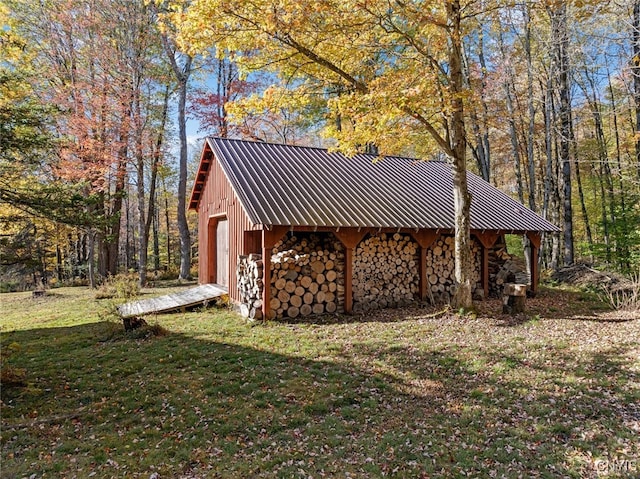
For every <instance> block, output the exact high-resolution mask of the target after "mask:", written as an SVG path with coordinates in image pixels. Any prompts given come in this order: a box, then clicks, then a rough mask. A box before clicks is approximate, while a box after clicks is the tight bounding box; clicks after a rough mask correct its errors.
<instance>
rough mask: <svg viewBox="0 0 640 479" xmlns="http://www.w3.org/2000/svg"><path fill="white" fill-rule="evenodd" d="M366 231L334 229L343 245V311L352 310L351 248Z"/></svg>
mask: <svg viewBox="0 0 640 479" xmlns="http://www.w3.org/2000/svg"><path fill="white" fill-rule="evenodd" d="M367 233H368V231H366V230H365V231H362V230H361V231H358V229H357V228H346V229H341V230H340V231H336V232H335V235H336V237H337V238H338V239H339V240H340V241H341V242H342V244H343V245H344V312H345V313H347V314H351V313H352V312H353V249H354V248H355V247H356V246H358V243H360V241H362V238H364V237H365V235H366V234H367Z"/></svg>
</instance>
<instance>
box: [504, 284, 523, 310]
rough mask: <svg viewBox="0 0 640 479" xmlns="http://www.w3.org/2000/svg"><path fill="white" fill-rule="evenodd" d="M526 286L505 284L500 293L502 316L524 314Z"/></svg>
mask: <svg viewBox="0 0 640 479" xmlns="http://www.w3.org/2000/svg"><path fill="white" fill-rule="evenodd" d="M526 297H527V285H526V284H516V283H507V284H505V285H504V289H503V291H502V312H503V313H504V314H518V313H524V305H525V299H526Z"/></svg>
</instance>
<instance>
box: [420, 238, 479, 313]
mask: <svg viewBox="0 0 640 479" xmlns="http://www.w3.org/2000/svg"><path fill="white" fill-rule="evenodd" d="M454 254H455V244H454V240H453V236H441V237H440V238H439V239H438V240H436V242H435V243H434V244H433V245H432V246H431V247H430V248H429V249H428V250H427V255H426V256H427V259H426V266H425V275H426V281H427V283H428V288H427V291H428V293H429V299H430V300H431V301H432V302H435V303H443V304H446V303H448V302H449V301H450V299H451V296H452V295H453V294H454V292H455V291H454V289H455V287H454V284H455V259H454ZM471 258H472V261H473V265H472V268H471V286H472V289H473V290H476V289H478V288H479V287H481V283H480V247H479V246H478V244H477V243H476V242H475V241H474V242H473V243H472V245H471Z"/></svg>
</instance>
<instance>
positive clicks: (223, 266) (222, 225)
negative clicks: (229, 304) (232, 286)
mask: <svg viewBox="0 0 640 479" xmlns="http://www.w3.org/2000/svg"><path fill="white" fill-rule="evenodd" d="M216 283H217V284H219V285H220V286H224V287H226V288H228V287H229V222H228V221H227V220H226V219H223V220H218V225H217V227H216Z"/></svg>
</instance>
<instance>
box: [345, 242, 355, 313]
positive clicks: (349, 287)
mask: <svg viewBox="0 0 640 479" xmlns="http://www.w3.org/2000/svg"><path fill="white" fill-rule="evenodd" d="M344 312H345V313H346V314H351V313H352V312H353V247H350V246H345V248H344Z"/></svg>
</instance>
